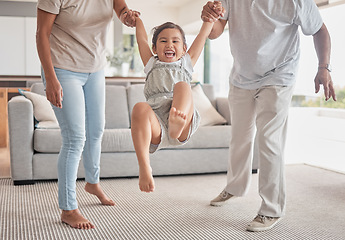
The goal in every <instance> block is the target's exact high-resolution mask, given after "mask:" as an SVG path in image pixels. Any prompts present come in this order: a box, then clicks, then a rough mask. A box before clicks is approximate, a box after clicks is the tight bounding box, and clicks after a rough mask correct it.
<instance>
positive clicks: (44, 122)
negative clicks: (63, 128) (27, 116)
mask: <svg viewBox="0 0 345 240" xmlns="http://www.w3.org/2000/svg"><path fill="white" fill-rule="evenodd" d="M18 91H19V93H20V94H21V95H23V96H25V97H26V98H28V99H29V100H30V101H31V102H32V105H33V109H34V117H35V120H36V121H37V124H36V127H37V128H59V124H58V122H57V119H56V117H55V113H54V111H53V108H52V106H51V104H50V102H49V101H48V100H47V98H46V96H43V95H41V94H37V93H34V92H29V91H25V90H22V89H18Z"/></svg>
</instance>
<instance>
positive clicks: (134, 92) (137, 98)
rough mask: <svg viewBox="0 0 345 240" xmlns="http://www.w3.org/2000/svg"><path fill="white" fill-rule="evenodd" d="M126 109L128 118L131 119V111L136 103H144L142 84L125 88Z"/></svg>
mask: <svg viewBox="0 0 345 240" xmlns="http://www.w3.org/2000/svg"><path fill="white" fill-rule="evenodd" d="M127 97H128V108H129V113H130V118H131V117H132V110H133V107H134V105H135V104H136V103H138V102H145V101H146V99H145V95H144V84H133V85H131V86H129V87H128V88H127Z"/></svg>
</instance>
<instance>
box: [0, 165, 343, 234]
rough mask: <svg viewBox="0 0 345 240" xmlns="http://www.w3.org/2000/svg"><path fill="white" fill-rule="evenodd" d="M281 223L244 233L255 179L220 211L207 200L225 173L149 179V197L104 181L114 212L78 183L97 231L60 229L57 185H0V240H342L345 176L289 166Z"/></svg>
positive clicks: (255, 204)
mask: <svg viewBox="0 0 345 240" xmlns="http://www.w3.org/2000/svg"><path fill="white" fill-rule="evenodd" d="M286 173H287V211H286V216H285V217H284V218H283V219H282V220H281V221H280V222H279V223H278V224H277V226H276V227H275V228H273V229H272V230H270V231H266V232H261V233H252V232H247V231H245V226H246V224H247V223H248V222H250V221H251V220H252V218H253V217H254V216H255V215H256V212H257V210H258V208H259V206H260V197H259V196H258V193H257V175H253V179H252V185H251V188H250V191H249V193H248V194H247V195H246V196H245V197H242V198H236V199H234V200H232V201H231V203H229V204H228V205H226V206H223V207H211V206H209V201H210V199H212V198H213V197H215V196H216V195H217V194H218V193H219V192H220V191H221V190H222V188H223V187H224V184H225V182H226V175H225V174H213V175H194V176H178V177H156V178H155V181H156V191H155V192H154V193H151V194H146V193H141V192H140V191H139V190H138V179H136V178H134V179H106V180H102V181H101V185H102V187H103V189H104V191H105V192H106V193H107V194H108V196H110V197H111V198H112V199H114V200H115V201H116V204H117V205H116V206H115V207H110V206H101V205H99V204H98V202H97V200H96V199H95V197H93V196H91V195H89V194H87V193H86V192H85V191H84V190H83V187H84V182H83V181H78V182H77V188H78V189H77V192H78V201H79V208H80V210H81V212H82V213H83V214H84V216H85V217H87V218H88V219H89V220H91V221H92V222H93V223H94V224H95V225H96V229H93V230H78V229H73V228H71V227H69V226H67V225H66V224H63V223H61V222H60V220H59V218H60V211H59V209H58V204H57V182H37V183H36V184H35V185H29V186H13V184H12V182H11V180H10V179H0V221H1V222H0V239H1V240H8V239H13V240H19V239H25V240H29V239H35V240H37V239H44V240H49V239H95V240H99V239H131V240H132V239H169V240H170V239H202V240H205V239H303V240H307V239H310V240H315V239H345V214H344V213H345V175H343V174H339V173H335V172H331V171H327V170H323V169H319V168H315V167H311V166H307V165H288V166H287V167H286Z"/></svg>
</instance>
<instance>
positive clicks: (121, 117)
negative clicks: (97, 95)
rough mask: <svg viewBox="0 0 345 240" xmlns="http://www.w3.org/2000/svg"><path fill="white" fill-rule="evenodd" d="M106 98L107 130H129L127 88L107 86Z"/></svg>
mask: <svg viewBox="0 0 345 240" xmlns="http://www.w3.org/2000/svg"><path fill="white" fill-rule="evenodd" d="M105 96H106V100H105V128H106V129H112V128H129V112H128V102H127V91H126V87H124V86H116V85H113V86H111V85H107V87H106V94H105Z"/></svg>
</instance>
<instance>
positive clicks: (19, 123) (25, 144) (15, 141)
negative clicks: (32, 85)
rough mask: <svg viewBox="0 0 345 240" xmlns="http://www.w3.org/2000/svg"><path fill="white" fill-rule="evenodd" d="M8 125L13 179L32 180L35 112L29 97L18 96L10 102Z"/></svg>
mask: <svg viewBox="0 0 345 240" xmlns="http://www.w3.org/2000/svg"><path fill="white" fill-rule="evenodd" d="M8 125H9V136H10V157H11V176H12V180H13V181H14V182H15V181H25V180H32V179H33V170H32V158H33V153H34V149H33V136H34V114H33V105H32V103H31V101H30V100H29V99H26V98H25V97H24V96H16V97H13V98H12V99H11V100H10V101H9V102H8Z"/></svg>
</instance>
